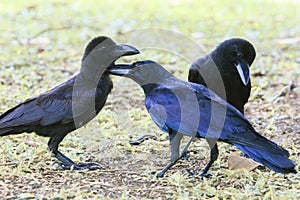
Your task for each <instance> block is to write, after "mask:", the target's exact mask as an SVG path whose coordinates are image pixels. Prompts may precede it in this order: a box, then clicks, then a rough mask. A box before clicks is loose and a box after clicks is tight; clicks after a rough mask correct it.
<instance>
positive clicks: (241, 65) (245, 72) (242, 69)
mask: <svg viewBox="0 0 300 200" xmlns="http://www.w3.org/2000/svg"><path fill="white" fill-rule="evenodd" d="M234 66H235V67H236V69H237V71H238V73H239V75H240V78H241V80H242V82H243V83H244V85H247V84H248V83H249V81H250V69H249V64H248V62H247V61H245V60H242V61H238V62H237V63H235V64H234Z"/></svg>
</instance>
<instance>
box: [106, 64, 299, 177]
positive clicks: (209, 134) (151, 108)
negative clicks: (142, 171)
mask: <svg viewBox="0 0 300 200" xmlns="http://www.w3.org/2000/svg"><path fill="white" fill-rule="evenodd" d="M110 72H111V73H112V74H114V75H119V76H123V75H124V76H126V77H129V78H131V79H132V80H134V81H135V82H136V83H137V84H139V85H140V86H141V87H142V88H143V90H144V93H145V96H146V97H145V106H146V108H147V110H148V112H149V114H150V116H151V118H152V120H153V121H154V122H155V123H156V125H158V126H159V127H160V128H161V129H162V130H163V131H165V132H168V133H169V139H170V144H171V162H170V163H169V164H168V165H167V166H166V167H165V168H164V169H163V170H162V171H161V172H159V173H158V176H159V177H161V176H163V175H164V174H165V172H166V171H167V170H168V169H169V168H170V167H171V166H173V165H174V164H175V163H176V162H177V160H178V159H179V158H180V157H181V155H179V147H180V140H181V137H182V134H184V135H188V136H197V137H201V138H205V139H206V140H207V142H208V144H209V146H210V148H211V152H210V160H209V162H208V163H207V165H206V166H205V167H204V168H203V169H202V171H201V175H203V176H206V173H207V171H208V170H209V168H210V166H211V165H212V164H213V162H214V161H215V160H216V159H217V157H218V154H219V152H218V147H217V143H216V141H217V140H219V141H223V142H226V143H228V144H232V145H234V146H236V147H237V148H239V149H240V150H241V151H243V152H244V153H245V154H246V155H248V156H249V157H251V158H252V159H254V160H255V161H257V162H259V163H261V164H263V165H264V166H266V167H268V168H270V169H271V170H274V171H276V172H280V173H284V174H285V173H290V172H294V173H296V170H295V164H294V162H293V161H291V160H290V159H289V158H288V157H289V153H288V151H286V150H285V149H283V148H282V147H280V146H278V145H277V144H275V143H274V142H272V141H270V140H268V139H267V138H265V137H263V136H262V135H261V134H259V133H258V132H256V131H255V130H254V128H253V127H252V125H251V124H250V122H249V121H248V120H247V119H246V118H245V117H244V116H243V114H242V113H241V112H239V110H237V109H236V108H235V107H234V106H232V105H231V104H229V103H228V102H226V101H225V100H224V99H222V98H220V97H219V96H217V95H216V94H215V93H214V92H213V91H211V90H209V89H208V88H207V87H205V86H203V85H200V84H195V83H190V82H185V81H182V80H180V79H177V78H176V77H174V76H173V75H172V74H170V73H169V72H168V71H166V70H165V69H164V68H163V67H162V66H160V65H159V64H157V63H155V62H153V61H138V62H135V63H133V64H132V65H115V67H114V68H112V69H111V70H110ZM187 146H188V145H187ZM187 146H186V148H187Z"/></svg>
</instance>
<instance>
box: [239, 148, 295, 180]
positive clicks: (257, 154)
mask: <svg viewBox="0 0 300 200" xmlns="http://www.w3.org/2000/svg"><path fill="white" fill-rule="evenodd" d="M234 145H235V146H236V147H237V148H239V149H240V150H241V151H243V152H244V153H245V154H246V155H248V156H249V157H250V158H252V159H253V160H255V161H256V162H259V163H261V164H262V165H264V166H266V167H268V168H269V169H271V170H274V171H276V172H279V173H283V174H287V173H297V171H296V169H295V166H296V165H295V163H294V162H293V161H291V160H290V159H289V158H288V156H286V155H284V153H283V154H277V153H274V152H269V151H266V150H261V149H257V148H253V147H249V146H244V145H240V144H234Z"/></svg>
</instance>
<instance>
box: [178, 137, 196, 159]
mask: <svg viewBox="0 0 300 200" xmlns="http://www.w3.org/2000/svg"><path fill="white" fill-rule="evenodd" d="M194 138H195V136H191V137H190V139H189V141H188V142H187V143H186V145H185V147H184V148H183V150H182V151H181V154H180V156H179V158H180V159H181V158H183V159H185V160H187V159H188V158H189V155H188V152H187V150H188V148H189V146H190V144H191V143H192V141H193V139H194Z"/></svg>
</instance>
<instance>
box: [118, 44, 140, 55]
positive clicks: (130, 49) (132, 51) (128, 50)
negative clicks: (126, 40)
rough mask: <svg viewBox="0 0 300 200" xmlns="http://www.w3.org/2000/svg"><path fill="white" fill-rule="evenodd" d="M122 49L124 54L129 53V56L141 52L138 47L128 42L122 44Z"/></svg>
mask: <svg viewBox="0 0 300 200" xmlns="http://www.w3.org/2000/svg"><path fill="white" fill-rule="evenodd" d="M122 51H123V52H124V55H128V56H129V55H136V54H140V51H139V50H138V49H136V48H135V47H133V46H130V45H126V44H123V45H122Z"/></svg>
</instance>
